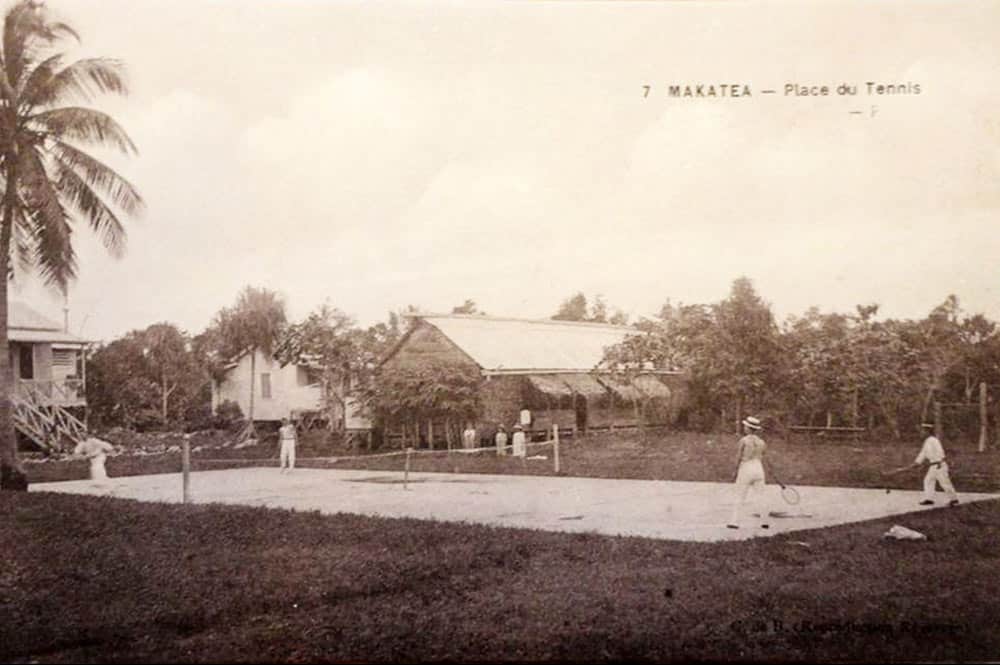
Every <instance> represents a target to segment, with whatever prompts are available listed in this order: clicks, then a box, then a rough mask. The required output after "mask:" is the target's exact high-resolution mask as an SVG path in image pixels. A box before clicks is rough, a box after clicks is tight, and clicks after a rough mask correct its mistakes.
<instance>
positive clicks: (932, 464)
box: [913, 423, 958, 506]
mask: <svg viewBox="0 0 1000 665" xmlns="http://www.w3.org/2000/svg"><path fill="white" fill-rule="evenodd" d="M921 427H923V428H924V430H925V431H927V438H926V439H924V445H923V446H922V447H921V448H920V453H919V454H918V455H917V459H915V460H914V461H913V466H920V465H921V464H924V463H925V462H926V463H927V475H925V476H924V498H923V501H921V502H920V505H921V506H931V505H934V493H935V491H936V490H937V485H941V489H943V490H944V491H945V492H947V493H948V498H949V501H948V505H949V506H955V505H958V493H957V492H956V491H955V486H954V485H952V484H951V478H950V477H948V463H947V462H946V461H945V460H944V446H942V445H941V441H940V439H938V438H937V437H936V436H934V424H933V423H922V424H921Z"/></svg>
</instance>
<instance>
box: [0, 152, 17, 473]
mask: <svg viewBox="0 0 1000 665" xmlns="http://www.w3.org/2000/svg"><path fill="white" fill-rule="evenodd" d="M13 157H14V156H13V155H8V156H7V164H8V171H7V173H6V174H5V175H6V176H7V188H6V193H5V194H4V205H3V219H2V220H0V283H2V286H0V472H2V473H3V476H4V477H6V476H7V475H8V474H9V473H12V472H13V471H20V467H19V465H18V462H17V436H16V434H15V432H14V418H13V416H14V413H13V404H12V403H11V398H12V397H13V392H14V368H13V367H12V366H11V363H10V342H9V341H8V339H7V315H8V308H7V287H8V283H7V273H8V270H9V269H10V241H11V234H12V228H13V225H14V201H15V200H16V196H17V187H16V184H15V183H16V179H17V175H16V173H15V172H14V165H15V159H14V158H13Z"/></svg>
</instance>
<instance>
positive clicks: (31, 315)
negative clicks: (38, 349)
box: [7, 302, 63, 332]
mask: <svg viewBox="0 0 1000 665" xmlns="http://www.w3.org/2000/svg"><path fill="white" fill-rule="evenodd" d="M7 327H8V328H26V329H29V330H56V331H59V332H62V329H63V327H62V326H61V325H59V324H58V323H56V322H55V321H53V320H52V319H48V318H45V317H44V316H42V315H41V314H39V313H38V312H36V311H35V310H33V309H32V308H30V307H28V306H27V305H25V304H24V303H23V302H9V303H8V304H7Z"/></svg>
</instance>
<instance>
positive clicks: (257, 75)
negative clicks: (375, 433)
mask: <svg viewBox="0 0 1000 665" xmlns="http://www.w3.org/2000/svg"><path fill="white" fill-rule="evenodd" d="M48 4H49V6H50V8H51V9H52V10H53V11H54V12H55V13H56V14H57V16H59V17H61V18H63V19H65V20H66V21H67V22H69V23H70V24H72V25H73V26H75V27H76V28H77V30H78V32H79V33H80V34H81V36H82V39H83V44H82V46H80V47H75V46H74V47H73V50H72V52H73V53H74V54H77V55H88V54H101V55H107V56H112V57H117V58H120V59H122V60H124V61H125V62H126V63H127V65H128V70H129V75H130V80H131V83H132V94H131V96H130V97H128V98H127V99H126V100H116V99H108V100H106V101H104V100H102V101H101V102H99V103H98V104H99V106H100V108H102V109H105V110H108V111H110V112H112V113H113V114H115V115H116V117H117V118H118V119H119V120H120V122H121V123H122V124H123V125H124V126H125V127H126V129H127V130H128V131H129V132H130V134H131V135H132V136H133V138H134V140H135V142H136V143H137V144H138V146H139V149H140V151H141V152H140V156H139V157H138V158H134V159H130V160H127V161H123V160H119V159H114V160H112V161H113V163H114V164H115V165H116V166H117V167H118V168H119V169H120V171H121V172H122V173H123V174H124V175H126V176H127V177H128V178H130V179H131V180H132V181H133V182H134V183H135V184H136V185H137V186H138V187H139V188H140V190H141V191H142V193H143V195H144V196H145V198H146V200H147V204H148V210H147V212H146V214H145V215H144V216H143V217H142V218H141V219H139V220H136V221H135V222H134V223H132V224H130V226H129V228H130V231H129V249H128V253H127V255H126V256H125V257H124V258H123V259H119V260H116V259H112V258H109V257H107V256H106V255H105V254H104V252H103V250H102V249H101V248H100V246H99V245H98V244H97V243H96V242H94V241H93V240H92V239H90V238H89V237H87V235H86V233H85V232H82V231H81V233H80V234H79V238H80V240H79V244H78V251H79V253H80V258H81V266H80V278H79V280H78V282H77V283H76V284H74V286H73V287H72V289H71V291H70V307H71V327H72V329H73V331H74V332H78V333H81V334H83V335H84V336H86V337H89V338H92V339H110V338H112V337H115V336H117V335H119V334H122V333H124V332H126V331H128V330H131V329H134V328H141V327H145V326H147V325H149V324H151V323H154V322H158V321H171V322H174V323H177V324H178V325H180V326H181V327H182V328H185V329H187V330H188V331H190V332H199V331H200V330H202V329H203V328H204V327H205V325H206V324H207V323H208V322H209V320H210V318H211V317H212V315H213V314H214V313H215V312H216V311H217V310H218V309H219V308H220V307H222V306H224V305H227V304H230V303H231V302H232V301H233V300H234V299H235V297H236V294H237V293H238V291H239V290H240V288H241V287H242V286H244V285H247V284H251V285H258V286H266V287H268V288H271V289H273V290H276V291H278V292H280V293H281V294H283V295H284V297H285V298H286V299H287V302H288V305H289V310H290V314H291V315H292V316H293V317H301V316H304V315H305V314H307V313H308V312H309V311H310V310H311V309H313V308H314V307H316V306H317V305H319V304H321V303H323V302H324V301H327V302H329V303H330V304H332V305H334V306H336V307H339V308H340V309H342V310H344V311H346V312H348V313H350V314H352V315H354V316H355V317H356V318H357V319H358V320H359V321H360V322H361V323H371V322H373V321H375V320H379V319H383V318H384V317H385V315H386V313H387V312H388V311H389V310H391V309H398V308H402V307H405V306H406V305H410V304H412V305H416V306H419V307H421V308H423V309H426V310H448V309H450V308H451V307H452V306H454V305H456V304H459V303H461V302H462V301H463V300H465V299H466V298H472V299H474V300H475V301H476V302H477V303H478V304H479V305H480V307H481V308H483V309H485V310H486V311H487V312H489V313H490V314H496V315H508V316H526V317H544V316H548V315H550V314H552V313H553V312H554V311H555V309H556V308H557V307H558V305H559V303H560V302H561V301H562V300H563V299H565V298H567V297H568V296H570V295H572V294H573V293H574V292H576V291H584V292H585V293H587V294H588V295H594V294H603V296H604V297H605V299H606V300H607V301H608V302H609V303H611V304H612V305H614V306H617V307H620V308H622V309H623V310H624V311H626V312H628V313H629V314H631V315H632V316H633V318H635V317H638V316H642V315H649V314H652V313H653V312H655V311H656V310H657V309H658V308H659V306H660V305H661V304H662V303H663V302H664V301H665V300H667V299H668V298H669V299H671V300H672V301H674V302H678V301H680V302H712V301H716V300H718V299H721V298H723V297H725V295H726V293H727V291H728V288H729V285H730V283H731V282H732V280H733V279H734V278H736V277H738V276H740V275H747V276H749V277H750V278H751V279H753V280H754V283H755V284H756V286H757V288H758V290H759V291H760V292H761V294H762V295H763V296H764V297H765V298H766V299H767V300H768V301H770V302H771V303H772V305H773V307H774V309H775V311H776V313H777V314H778V315H779V316H781V317H784V316H785V315H788V314H792V313H801V312H802V311H803V310H805V308H807V307H809V306H811V305H817V306H819V307H821V308H822V309H824V310H838V311H846V310H849V309H852V308H853V306H854V305H855V304H858V303H869V302H876V303H880V304H881V305H882V313H883V314H884V315H886V316H895V317H911V316H912V317H920V316H923V315H924V314H926V313H927V312H928V311H929V310H930V309H931V308H932V307H933V306H934V305H936V304H938V303H940V302H941V301H942V300H944V298H945V297H946V296H947V295H948V294H950V293H954V294H956V295H958V297H959V298H960V300H961V302H962V304H963V306H964V307H965V309H966V310H968V311H970V312H984V313H986V314H988V315H990V316H991V317H993V318H998V319H1000V282H998V277H1000V233H997V231H996V228H997V226H998V222H1000V217H998V210H1000V113H998V109H1000V85H998V84H1000V49H997V48H996V36H997V34H998V28H1000V3H996V2H967V3H962V4H960V5H958V4H952V3H946V2H877V3H871V2H863V3H862V2H846V1H845V2H828V3H821V2H811V3H804V4H805V5H806V6H803V5H802V4H792V3H782V2H767V3H758V2H732V3H722V2H710V3H693V2H683V3H680V2H677V3H667V2H664V3H656V2H642V3H620V4H605V3H601V2H580V3H577V2H569V1H567V2H548V3H539V4H529V3H521V2H518V3H508V4H494V3H482V2H476V3H468V4H467V3H457V2H449V3H416V2H387V3H378V2H364V3H361V2H357V3H333V2H327V1H320V0H313V1H310V2H305V1H302V0H280V1H279V0H269V1H266V2H265V1H264V0H228V1H227V0H213V1H211V2H209V1H208V0H197V1H196V0H169V1H167V0H141V1H136V0H101V1H100V2H97V1H96V0H86V1H84V0H49V3H48ZM867 81H872V82H877V83H884V84H901V83H916V84H919V86H920V88H921V92H920V94H909V95H893V96H884V95H883V96H869V95H867V94H866V91H865V83H866V82H867ZM722 83H727V84H729V83H738V84H740V85H743V84H745V85H748V86H750V88H751V92H752V96H751V97H740V98H735V99H729V98H724V99H720V98H714V99H712V98H708V99H678V98H672V97H670V96H668V94H667V86H668V85H671V84H679V85H685V84H691V85H695V84H704V85H708V84H722ZM789 83H798V84H800V85H804V86H805V85H809V86H812V85H828V86H830V88H831V93H832V94H831V95H830V96H828V97H818V98H813V97H796V96H785V95H784V94H783V93H784V86H785V85H786V84H789ZM841 83H850V84H852V85H857V86H859V91H858V93H859V94H858V95H857V96H854V97H841V96H838V95H836V93H835V88H836V86H837V85H839V84H841ZM644 85H648V86H650V88H649V90H648V94H647V92H646V89H645V88H644V87H643V86H644ZM766 89H774V90H776V91H777V92H776V94H773V95H768V94H764V93H763V92H762V91H763V90H766ZM873 107H874V108H873ZM850 111H860V113H856V114H852V113H850ZM13 293H14V297H15V298H19V299H21V300H25V301H28V302H31V303H34V304H35V306H36V307H37V308H38V309H40V310H42V311H44V312H46V313H48V314H49V315H50V316H53V317H57V318H60V319H61V309H62V299H61V296H59V295H57V294H53V293H51V292H49V291H46V290H45V289H44V288H42V287H41V286H39V285H38V284H37V283H34V282H33V281H32V279H31V277H30V276H27V275H18V276H17V278H16V283H15V285H14V287H13Z"/></svg>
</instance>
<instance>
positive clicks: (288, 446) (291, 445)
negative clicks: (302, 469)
mask: <svg viewBox="0 0 1000 665" xmlns="http://www.w3.org/2000/svg"><path fill="white" fill-rule="evenodd" d="M280 457H281V468H282V469H284V468H286V467H287V468H288V469H289V470H291V469H294V468H295V442H294V441H282V442H281V455H280Z"/></svg>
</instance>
